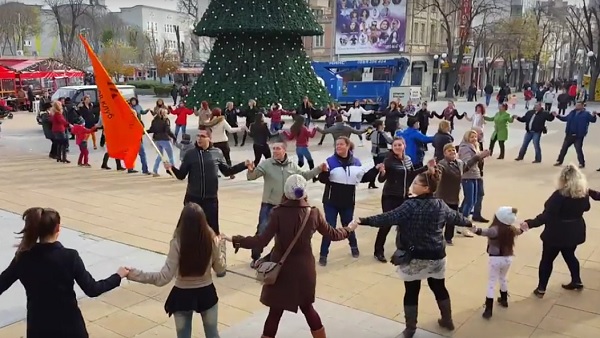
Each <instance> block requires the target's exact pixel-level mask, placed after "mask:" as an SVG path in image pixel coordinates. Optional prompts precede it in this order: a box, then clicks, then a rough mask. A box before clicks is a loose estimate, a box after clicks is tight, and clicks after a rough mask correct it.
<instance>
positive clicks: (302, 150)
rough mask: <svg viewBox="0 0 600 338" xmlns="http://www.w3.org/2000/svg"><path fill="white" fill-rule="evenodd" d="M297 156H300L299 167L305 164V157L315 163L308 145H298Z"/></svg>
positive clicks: (309, 161)
mask: <svg viewBox="0 0 600 338" xmlns="http://www.w3.org/2000/svg"><path fill="white" fill-rule="evenodd" d="M296 156H298V166H299V167H302V166H304V159H305V158H306V161H307V162H308V163H313V158H312V155H311V153H310V150H308V147H298V146H297V147H296ZM311 169H312V168H311Z"/></svg>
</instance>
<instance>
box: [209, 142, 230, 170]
mask: <svg viewBox="0 0 600 338" xmlns="http://www.w3.org/2000/svg"><path fill="white" fill-rule="evenodd" d="M213 146H215V148H218V149H221V152H222V153H223V157H225V162H227V165H228V166H230V167H231V149H230V148H229V142H227V141H225V142H217V143H213Z"/></svg>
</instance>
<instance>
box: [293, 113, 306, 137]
mask: <svg viewBox="0 0 600 338" xmlns="http://www.w3.org/2000/svg"><path fill="white" fill-rule="evenodd" d="M303 127H304V116H300V115H296V116H294V123H293V124H292V126H291V127H290V132H291V133H292V135H294V136H296V137H298V136H300V133H301V132H302V128H303Z"/></svg>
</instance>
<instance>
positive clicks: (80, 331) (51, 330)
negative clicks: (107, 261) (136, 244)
mask: <svg viewBox="0 0 600 338" xmlns="http://www.w3.org/2000/svg"><path fill="white" fill-rule="evenodd" d="M23 220H24V221H25V226H24V227H23V230H21V232H20V233H19V234H21V235H22V236H23V239H22V240H21V243H20V244H19V246H18V248H17V253H16V255H15V257H14V258H13V260H12V262H10V265H9V266H8V268H6V270H4V271H3V272H2V274H0V295H1V294H2V293H4V291H6V290H8V289H9V288H10V287H11V286H12V285H13V284H14V283H15V282H16V281H17V280H19V281H21V284H23V287H24V288H25V291H26V294H27V334H26V337H27V338H49V337H56V338H58V337H65V338H66V337H69V338H88V337H89V335H88V333H87V329H86V327H85V321H84V319H83V316H82V315H81V311H80V310H79V307H78V306H77V297H76V295H75V290H73V284H74V282H77V285H79V287H81V290H83V292H84V293H85V294H86V295H87V296H88V297H98V296H100V295H101V294H103V293H105V292H107V291H110V290H112V289H114V288H116V287H118V286H119V284H121V278H123V277H125V276H127V274H128V273H129V271H128V270H127V269H125V268H119V270H118V271H117V273H114V274H112V275H111V276H110V277H108V278H107V279H104V280H101V281H96V280H94V278H93V277H92V275H90V273H89V272H88V271H87V270H86V269H85V265H84V264H83V261H82V260H81V257H80V256H79V254H78V253H77V251H75V250H73V249H67V248H65V247H64V246H62V244H61V243H60V242H59V241H58V235H59V233H60V215H59V214H58V212H57V211H56V210H53V209H49V208H29V209H27V210H26V211H25V212H24V213H23Z"/></svg>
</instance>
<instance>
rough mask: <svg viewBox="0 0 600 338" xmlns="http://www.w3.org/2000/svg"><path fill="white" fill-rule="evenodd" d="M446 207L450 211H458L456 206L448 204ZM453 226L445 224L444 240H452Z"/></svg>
mask: <svg viewBox="0 0 600 338" xmlns="http://www.w3.org/2000/svg"><path fill="white" fill-rule="evenodd" d="M446 204H447V205H448V207H449V208H450V209H452V210H456V211H458V204H448V203H446ZM454 228H455V226H454V224H448V223H446V225H445V227H444V239H445V240H447V241H451V240H452V238H454Z"/></svg>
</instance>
